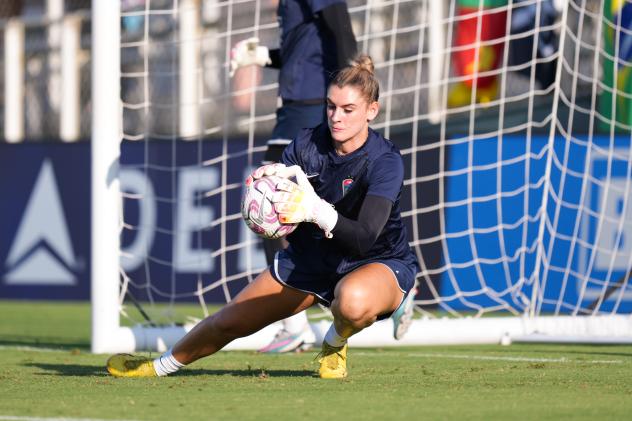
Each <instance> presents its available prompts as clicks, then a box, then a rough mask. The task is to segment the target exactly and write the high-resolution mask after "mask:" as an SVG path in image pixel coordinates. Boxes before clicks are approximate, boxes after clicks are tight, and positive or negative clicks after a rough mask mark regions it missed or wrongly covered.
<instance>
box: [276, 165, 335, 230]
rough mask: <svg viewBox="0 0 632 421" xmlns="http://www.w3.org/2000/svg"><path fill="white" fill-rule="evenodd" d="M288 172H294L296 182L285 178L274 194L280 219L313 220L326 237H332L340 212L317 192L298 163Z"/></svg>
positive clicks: (290, 222) (283, 220)
mask: <svg viewBox="0 0 632 421" xmlns="http://www.w3.org/2000/svg"><path fill="white" fill-rule="evenodd" d="M287 172H288V173H293V174H292V175H294V176H295V177H296V183H294V182H293V181H291V180H289V179H287V178H285V179H283V180H281V181H279V182H278V183H277V185H276V188H277V191H276V193H274V194H273V195H272V203H274V210H276V212H277V213H278V214H279V221H281V223H284V224H296V223H299V222H313V223H315V224H316V225H318V227H319V228H320V229H322V230H323V231H324V232H325V237H327V238H331V237H332V235H331V230H333V229H334V227H335V226H336V222H338V212H336V210H335V209H334V207H333V206H332V205H331V204H329V203H328V202H327V201H325V200H323V199H321V198H320V197H319V196H318V195H317V194H316V192H315V191H314V188H313V187H312V185H311V184H310V182H309V180H308V179H307V176H306V175H305V173H304V172H303V170H302V169H301V168H300V167H299V166H298V165H293V166H292V167H289V168H287Z"/></svg>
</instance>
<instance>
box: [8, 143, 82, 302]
mask: <svg viewBox="0 0 632 421" xmlns="http://www.w3.org/2000/svg"><path fill="white" fill-rule="evenodd" d="M89 146H90V145H89V144H88V143H77V144H59V143H38V144H35V143H26V144H17V145H10V144H0V174H1V177H0V198H1V199H0V215H1V218H0V262H2V266H0V298H25V299H26V298H28V299H69V300H74V299H88V298H89V297H90V282H89V273H90V147H89Z"/></svg>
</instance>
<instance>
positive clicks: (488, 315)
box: [91, 0, 632, 353]
mask: <svg viewBox="0 0 632 421" xmlns="http://www.w3.org/2000/svg"><path fill="white" fill-rule="evenodd" d="M121 3H122V2H119V1H109V2H95V4H94V5H93V25H92V30H93V34H92V36H93V90H92V93H93V127H92V130H93V134H92V142H93V144H92V147H93V154H92V171H93V174H92V176H93V180H92V182H93V191H92V194H93V200H92V221H93V222H92V268H91V269H92V316H93V323H92V327H93V333H92V335H93V336H92V350H93V352H97V353H106V352H107V353H110V352H131V351H134V350H155V351H163V350H165V349H167V348H168V347H170V346H172V345H173V344H174V343H175V342H176V341H177V340H178V339H179V338H180V337H181V336H182V335H183V334H184V333H185V332H186V331H187V330H189V329H190V328H191V327H192V326H194V324H195V323H196V322H197V321H198V320H200V319H201V318H202V317H205V316H207V315H209V314H211V313H212V312H214V311H216V310H217V309H218V308H219V307H221V305H222V304H224V303H226V302H229V301H230V300H231V299H232V298H233V297H234V296H235V295H236V294H237V293H238V292H239V291H240V290H241V289H242V288H243V287H244V286H245V285H247V284H248V283H249V282H251V281H252V280H253V279H254V277H255V276H256V275H257V274H258V273H259V272H260V271H261V270H262V269H263V268H264V267H265V259H264V257H263V251H262V249H261V246H260V240H258V239H257V238H256V237H254V235H253V234H252V233H250V232H249V231H248V229H247V228H246V227H245V224H243V221H242V220H241V216H240V212H239V207H240V206H239V201H240V198H241V194H242V189H243V179H244V178H245V176H246V175H247V174H248V172H249V171H251V169H252V168H253V167H255V166H257V164H258V163H259V162H260V161H261V159H262V156H263V152H264V150H265V142H266V140H267V136H269V134H270V132H271V130H272V127H273V124H274V121H275V110H276V107H277V104H278V99H277V87H278V85H277V83H276V82H277V77H278V74H277V73H276V72H275V71H273V70H267V69H264V70H262V69H255V68H249V69H248V68H247V69H241V70H240V71H239V72H238V74H236V75H235V77H234V78H230V77H228V70H229V66H228V62H229V55H230V48H231V46H232V45H234V44H235V43H236V42H238V41H240V40H242V39H246V38H249V37H252V36H256V37H258V38H260V40H261V43H262V44H263V45H267V46H270V47H275V46H276V45H278V42H279V40H278V22H277V19H276V13H275V11H276V9H275V7H274V4H273V3H274V2H270V1H267V0H239V1H224V2H222V1H215V0H187V1H180V2H164V3H161V2H153V1H152V2H142V1H141V2H131V1H130V2H125V6H124V7H123V5H122V4H121ZM347 3H348V5H349V11H350V16H351V20H352V23H353V29H354V33H355V34H356V37H357V39H358V45H359V46H360V48H361V49H362V51H363V52H366V53H369V54H371V56H372V57H373V59H374V62H375V69H376V74H377V76H378V78H379V79H380V81H381V101H383V104H384V106H383V107H382V109H381V111H380V115H379V116H378V118H377V119H376V120H375V122H374V123H373V124H372V126H373V128H375V129H376V130H378V131H381V132H383V133H385V134H386V135H387V136H388V137H389V138H390V139H391V140H393V142H394V143H395V144H396V145H397V146H398V147H399V148H400V150H401V152H402V156H403V159H404V164H405V169H406V170H405V171H406V172H405V181H404V188H403V191H402V198H401V203H402V217H403V220H404V223H405V225H406V227H407V230H408V234H409V241H410V244H411V246H412V247H413V249H414V250H415V252H416V254H417V256H418V258H419V260H420V263H421V268H422V270H421V272H420V273H419V275H418V281H419V289H420V292H419V294H418V295H417V297H416V300H415V303H416V308H415V310H416V315H417V318H416V319H415V320H414V322H413V325H412V327H411V328H410V330H409V332H408V334H407V335H406V336H405V338H404V339H403V340H401V341H396V340H394V339H393V337H392V322H391V321H390V320H385V321H382V322H378V323H376V324H374V325H373V326H371V327H369V328H368V329H365V330H364V331H362V332H360V333H359V334H357V335H355V336H353V337H352V338H351V339H350V345H351V346H401V345H423V344H458V343H510V342H512V341H542V340H551V341H560V342H564V341H582V342H583V341H595V342H601V343H613V342H625V343H629V342H630V340H631V338H632V316H631V314H632V284H631V282H630V274H631V273H632V203H630V201H631V198H632V144H631V142H630V138H631V136H632V121H630V119H629V118H628V117H626V116H627V115H628V114H627V110H628V109H632V108H630V104H632V102H630V101H632V96H631V95H630V94H629V91H628V90H627V88H626V86H629V82H630V80H632V79H630V76H629V74H630V73H631V72H630V68H631V67H632V49H629V48H628V47H627V46H629V45H632V43H631V41H630V40H632V35H630V34H632V27H629V26H630V25H631V24H630V22H628V20H626V18H624V17H622V16H629V13H631V10H629V9H627V10H624V9H621V8H620V9H616V7H614V6H617V7H619V6H621V7H622V8H626V7H627V8H632V5H630V4H628V3H625V4H624V3H621V4H619V3H616V4H614V3H613V2H611V1H609V0H566V1H551V0H522V1H518V0H445V1H444V0H437V1H436V2H435V1H434V0H423V1H419V0H395V1H368V2H367V1H364V0H348V2H347ZM613 4H614V6H613ZM556 7H558V8H557V9H556ZM626 25H627V26H626ZM119 29H120V30H119ZM604 66H605V67H604ZM604 69H605V72H606V73H605V75H604ZM622 109H624V110H623V111H622ZM310 319H311V323H312V328H313V329H314V331H315V333H316V337H317V340H321V339H322V337H323V336H324V333H325V332H326V330H327V328H328V326H329V324H330V318H329V315H328V314H327V311H326V310H323V309H320V310H315V311H314V312H311V313H310ZM277 327H278V326H277V325H273V326H270V327H268V328H266V329H264V330H262V331H261V332H258V333H256V334H255V335H252V336H251V337H248V338H243V339H240V340H238V341H235V342H234V343H231V344H230V345H229V346H228V347H227V349H257V348H259V347H261V346H263V345H265V344H267V342H268V341H269V340H270V339H272V337H273V335H274V333H275V331H276V328H277Z"/></svg>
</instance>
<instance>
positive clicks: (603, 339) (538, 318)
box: [91, 0, 632, 353]
mask: <svg viewBox="0 0 632 421" xmlns="http://www.w3.org/2000/svg"><path fill="white" fill-rule="evenodd" d="M120 6H121V2H120V1H119V0H110V1H98V2H94V3H93V5H92V47H93V55H92V103H93V113H92V116H93V117H92V155H91V163H92V170H91V171H92V198H91V218H92V224H91V226H92V228H91V229H92V234H91V304H92V309H91V312H92V324H91V327H92V335H91V350H92V352H93V353H115V352H133V351H138V350H148V351H159V352H162V351H164V350H166V349H168V348H169V347H171V346H173V345H174V344H175V343H176V342H177V340H178V339H179V338H181V337H182V336H183V335H184V334H185V333H186V332H187V331H188V330H189V329H191V328H192V327H193V325H192V324H188V325H184V326H175V325H174V326H168V327H143V326H134V327H125V326H122V325H121V323H120V310H121V308H120V302H121V300H120V298H121V297H120V294H121V291H120V283H119V279H120V276H121V273H120V269H119V258H120V254H119V250H120V247H119V246H120V238H119V228H120V226H119V224H120V221H121V212H122V203H121V195H120V188H119V181H118V168H119V157H120V144H121V139H122V104H121V99H120V73H121V72H120V41H121V32H120V19H121V12H120ZM567 9H568V4H566V5H565V9H564V16H566V13H567ZM563 19H564V18H563ZM563 33H564V31H562V34H563ZM560 45H564V43H563V42H561V43H560ZM560 75H561V72H560V69H559V68H558V72H557V81H558V89H559V79H560ZM556 92H557V90H556ZM194 114H195V113H194ZM554 130H555V129H554V125H552V128H551V134H550V136H551V138H553V137H554V134H555V132H554ZM536 290H537V288H534V294H535V292H536ZM532 305H535V304H532ZM329 324H330V322H327V321H320V322H317V323H313V324H312V327H313V329H314V331H315V333H316V337H317V340H322V338H323V337H324V334H325V332H326V331H327V328H328V327H329ZM277 327H278V326H277V325H276V324H275V325H271V326H268V327H267V328H265V329H263V330H261V331H260V332H258V333H256V334H254V335H251V336H249V337H247V338H242V339H239V340H237V341H235V342H233V343H231V344H229V346H228V347H226V349H229V350H230V349H257V348H259V347H261V346H263V345H265V344H267V342H268V341H269V340H270V339H272V337H273V335H274V333H275V332H276V329H277ZM512 341H513V342H515V341H523V342H532V341H538V342H542V341H548V342H587V343H588V342H589V343H632V316H631V315H603V316H602V315H591V316H547V315H538V314H534V313H533V311H530V309H528V311H525V313H524V314H523V315H521V316H513V317H482V318H473V317H463V318H437V319H430V318H423V319H416V320H414V321H413V324H412V326H411V328H410V330H409V332H408V334H407V335H406V337H405V338H404V339H403V340H401V341H395V340H394V339H393V337H392V322H391V321H390V320H386V321H382V322H378V323H375V324H374V325H373V326H371V327H370V328H367V329H365V330H364V331H362V332H360V333H359V334H357V335H355V336H353V337H352V338H351V339H350V345H351V346H365V347H371V346H402V345H404V346H405V345H432V344H434V345H438V344H464V343H470V344H495V343H496V344H497V343H503V344H508V343H511V342H512Z"/></svg>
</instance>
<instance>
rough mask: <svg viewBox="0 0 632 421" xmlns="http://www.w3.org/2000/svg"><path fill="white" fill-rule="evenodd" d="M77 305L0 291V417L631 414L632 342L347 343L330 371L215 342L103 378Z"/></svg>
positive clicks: (302, 358) (85, 312) (306, 359)
mask: <svg viewBox="0 0 632 421" xmlns="http://www.w3.org/2000/svg"><path fill="white" fill-rule="evenodd" d="M89 330H90V320H89V307H88V305H87V304H73V303H65V304H50V303H33V302H9V301H0V361H2V369H1V370H0V420H9V419H20V420H22V419H28V418H40V419H41V418H51V419H55V418H56V419H60V418H64V419H73V418H83V419H86V418H88V419H117V420H122V419H125V420H215V419H218V420H221V419H227V420H228V419H230V420H242V419H258V420H261V419H264V420H265V419H275V420H279V419H340V420H346V419H349V420H357V419H376V420H377V419H410V420H413V419H414V420H417V419H430V420H433V419H446V420H447V419H468V420H471V419H474V420H476V419H480V420H490V419H494V420H496V419H497V420H506V419H529V420H536V419H537V420H540V419H551V420H559V419H573V420H574V419H585V420H596V419H604V420H616V419H621V420H623V419H630V417H632V415H631V414H632V397H631V396H632V346H561V345H512V346H509V347H501V346H454V347H417V348H398V349H352V350H351V351H350V361H349V366H350V375H349V378H347V379H345V380H342V381H336V380H334V381H332V380H329V381H326V380H321V379H318V378H316V377H314V374H313V373H314V370H315V369H316V367H317V365H316V363H315V361H314V357H315V352H313V353H312V352H308V353H303V354H295V355H279V356H270V355H258V354H256V353H254V352H220V353H219V354H216V355H215V356H213V357H210V358H206V359H204V360H201V361H198V362H196V363H194V364H192V365H191V366H190V367H187V368H185V369H184V370H182V371H181V372H180V373H178V374H177V375H174V376H171V377H167V378H160V379H115V378H112V377H109V376H108V375H107V373H106V371H105V369H104V364H105V360H106V358H107V356H106V355H93V354H90V353H89Z"/></svg>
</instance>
